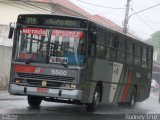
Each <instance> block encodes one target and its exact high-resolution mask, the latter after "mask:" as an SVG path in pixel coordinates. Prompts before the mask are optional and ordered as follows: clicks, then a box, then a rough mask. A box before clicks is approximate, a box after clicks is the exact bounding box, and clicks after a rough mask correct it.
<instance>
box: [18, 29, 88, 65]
mask: <svg viewBox="0 0 160 120" xmlns="http://www.w3.org/2000/svg"><path fill="white" fill-rule="evenodd" d="M17 53H18V54H17V59H16V60H17V61H23V62H27V61H28V62H37V63H39V62H41V63H49V64H66V65H83V64H84V62H85V54H86V40H85V32H83V31H75V30H74V31H73V30H60V29H53V30H49V29H44V28H23V29H21V30H20V36H19V47H18V52H17Z"/></svg>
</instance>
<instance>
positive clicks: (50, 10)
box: [24, 2, 53, 13]
mask: <svg viewBox="0 0 160 120" xmlns="http://www.w3.org/2000/svg"><path fill="white" fill-rule="evenodd" d="M24 3H25V4H28V5H30V6H33V7H36V8H39V9H42V10H45V11H48V12H51V13H52V12H53V11H51V10H48V9H45V8H42V7H39V6H36V5H33V4H31V3H28V2H24Z"/></svg>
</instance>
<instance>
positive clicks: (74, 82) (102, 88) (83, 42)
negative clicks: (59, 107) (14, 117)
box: [9, 14, 153, 112]
mask: <svg viewBox="0 0 160 120" xmlns="http://www.w3.org/2000/svg"><path fill="white" fill-rule="evenodd" d="M12 35H13V40H14V42H13V51H12V61H11V72H10V83H9V93H10V94H11V95H25V96H27V100H28V104H29V105H30V106H32V107H38V106H40V104H41V101H42V100H44V101H53V102H61V103H70V104H79V105H85V106H86V110H87V111H90V112H93V111H95V110H96V109H97V107H98V106H99V104H108V103H115V104H118V105H129V106H130V107H134V105H135V103H136V102H141V101H144V100H145V99H147V98H148V97H149V93H150V87H151V78H152V62H153V61H152V57H153V47H152V46H151V45H148V44H146V43H144V42H142V41H140V40H139V39H136V38H134V37H130V36H127V35H125V34H123V33H121V32H118V31H116V30H113V29H111V28H108V27H106V26H103V25H101V24H98V23H96V22H94V21H91V20H88V19H86V18H81V17H73V16H62V15H43V14H21V15H19V16H18V19H17V22H16V26H15V28H13V27H10V32H9V38H12Z"/></svg>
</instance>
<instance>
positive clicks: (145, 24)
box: [131, 7, 156, 31]
mask: <svg viewBox="0 0 160 120" xmlns="http://www.w3.org/2000/svg"><path fill="white" fill-rule="evenodd" d="M131 10H132V11H133V13H136V12H135V11H134V10H133V8H132V7H131ZM135 15H136V16H137V17H138V18H139V19H140V20H141V21H142V22H143V23H144V24H145V25H146V26H148V27H149V28H150V29H152V30H153V31H156V30H155V29H154V28H153V27H152V26H150V25H149V24H148V23H147V22H145V21H144V20H143V19H142V18H141V17H140V16H139V15H138V14H135Z"/></svg>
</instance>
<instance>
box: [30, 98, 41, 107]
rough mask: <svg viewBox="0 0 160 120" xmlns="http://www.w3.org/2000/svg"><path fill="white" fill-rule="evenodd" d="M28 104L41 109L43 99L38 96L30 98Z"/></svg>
mask: <svg viewBox="0 0 160 120" xmlns="http://www.w3.org/2000/svg"><path fill="white" fill-rule="evenodd" d="M27 99H28V104H29V105H30V106H31V107H39V106H40V104H41V102H42V99H41V98H40V97H37V96H28V98H27Z"/></svg>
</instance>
